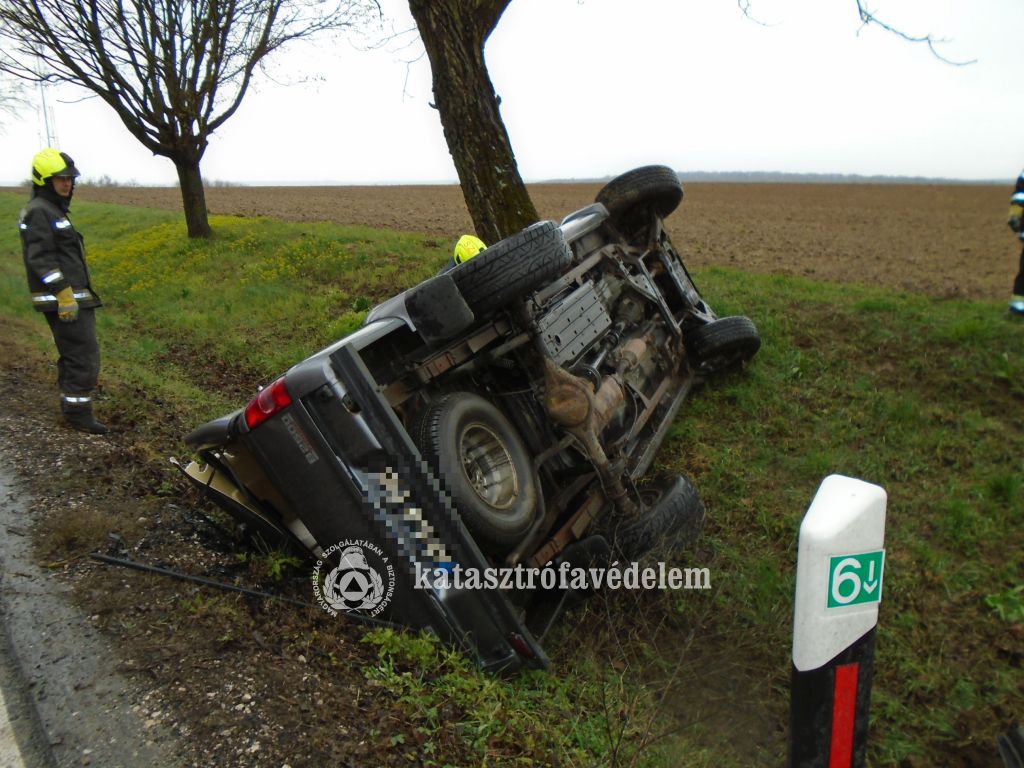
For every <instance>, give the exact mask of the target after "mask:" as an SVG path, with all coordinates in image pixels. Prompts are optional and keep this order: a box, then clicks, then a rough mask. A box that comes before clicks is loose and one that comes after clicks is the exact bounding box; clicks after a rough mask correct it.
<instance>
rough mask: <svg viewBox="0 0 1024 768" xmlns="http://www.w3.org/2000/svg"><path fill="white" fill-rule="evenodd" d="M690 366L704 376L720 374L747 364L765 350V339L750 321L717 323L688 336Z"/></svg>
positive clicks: (737, 319)
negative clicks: (763, 341) (762, 339)
mask: <svg viewBox="0 0 1024 768" xmlns="http://www.w3.org/2000/svg"><path fill="white" fill-rule="evenodd" d="M685 341H686V351H687V354H688V355H689V356H690V362H691V363H692V364H693V366H694V368H696V369H697V370H698V371H699V372H701V373H705V374H707V373H717V372H719V371H725V370H728V369H730V368H735V367H737V366H739V365H742V364H743V363H746V362H747V361H749V360H750V359H751V358H753V357H754V355H756V354H757V351H758V350H759V349H760V348H761V335H760V334H759V333H758V332H757V326H755V325H754V323H753V321H752V320H751V319H750V318H749V317H744V316H743V315H735V316H733V317H722V318H719V319H718V320H713V321H712V322H710V323H707V324H706V325H701V326H698V327H697V328H694V329H693V330H692V331H690V332H689V333H687V334H686V339H685Z"/></svg>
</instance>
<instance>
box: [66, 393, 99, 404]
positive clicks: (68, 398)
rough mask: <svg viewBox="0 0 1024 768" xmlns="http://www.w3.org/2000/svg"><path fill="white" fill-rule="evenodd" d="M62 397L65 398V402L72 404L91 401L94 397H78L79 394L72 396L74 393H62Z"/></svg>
mask: <svg viewBox="0 0 1024 768" xmlns="http://www.w3.org/2000/svg"><path fill="white" fill-rule="evenodd" d="M61 397H62V398H63V399H64V402H65V403H70V404H73V405H81V404H82V403H91V402H92V398H91V397H78V396H72V395H61Z"/></svg>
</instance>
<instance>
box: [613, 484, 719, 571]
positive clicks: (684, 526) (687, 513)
mask: <svg viewBox="0 0 1024 768" xmlns="http://www.w3.org/2000/svg"><path fill="white" fill-rule="evenodd" d="M640 499H641V501H642V502H643V505H644V509H643V512H642V513H641V514H640V516H639V517H637V518H635V519H633V520H624V521H622V522H621V523H620V524H619V525H617V526H616V527H614V528H613V529H612V530H611V531H610V532H609V534H610V537H611V542H612V549H613V551H614V553H615V556H616V557H619V558H625V559H627V560H636V559H638V558H639V557H640V556H642V555H645V554H647V553H650V552H652V551H657V552H659V553H664V554H665V555H669V554H671V553H673V552H676V551H678V550H681V549H685V548H686V547H688V546H689V545H691V544H693V542H695V541H696V540H697V536H698V535H699V534H700V531H701V528H702V527H703V526H704V515H705V512H704V502H703V501H702V500H701V498H700V494H699V493H698V492H697V489H696V488H695V487H694V485H693V483H692V482H690V480H689V478H687V477H685V476H684V475H676V476H675V477H672V478H669V479H668V480H667V481H663V482H660V483H655V484H653V485H649V486H646V487H644V488H641V489H640Z"/></svg>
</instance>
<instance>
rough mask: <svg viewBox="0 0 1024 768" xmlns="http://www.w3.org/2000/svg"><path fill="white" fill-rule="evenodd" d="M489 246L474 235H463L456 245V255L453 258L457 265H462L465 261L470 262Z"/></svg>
mask: <svg viewBox="0 0 1024 768" xmlns="http://www.w3.org/2000/svg"><path fill="white" fill-rule="evenodd" d="M486 248H487V245H486V244H485V243H484V241H483V240H481V239H480V238H479V237H475V236H474V235H463V236H462V237H460V238H459V242H457V243H456V244H455V253H454V254H453V258H454V259H455V263H456V264H461V263H462V262H464V261H469V260H470V259H472V258H473V257H474V256H476V255H477V254H478V253H480V251H482V250H485V249H486Z"/></svg>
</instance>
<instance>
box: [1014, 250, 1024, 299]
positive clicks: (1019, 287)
mask: <svg viewBox="0 0 1024 768" xmlns="http://www.w3.org/2000/svg"><path fill="white" fill-rule="evenodd" d="M1013 295H1014V296H1024V250H1022V251H1021V252H1020V267H1019V268H1018V269H1017V279H1016V280H1014V281H1013Z"/></svg>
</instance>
